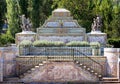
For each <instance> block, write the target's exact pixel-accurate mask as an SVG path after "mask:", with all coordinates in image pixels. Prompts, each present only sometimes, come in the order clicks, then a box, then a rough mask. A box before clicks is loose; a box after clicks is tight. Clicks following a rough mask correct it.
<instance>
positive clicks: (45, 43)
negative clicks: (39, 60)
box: [33, 40, 64, 47]
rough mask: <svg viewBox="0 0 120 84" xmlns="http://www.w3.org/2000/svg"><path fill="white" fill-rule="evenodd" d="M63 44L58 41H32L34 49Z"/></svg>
mask: <svg viewBox="0 0 120 84" xmlns="http://www.w3.org/2000/svg"><path fill="white" fill-rule="evenodd" d="M63 45H64V43H63V42H60V41H55V42H51V41H46V40H42V41H39V40H38V41H34V43H33V46H36V47H47V46H48V47H50V46H63Z"/></svg>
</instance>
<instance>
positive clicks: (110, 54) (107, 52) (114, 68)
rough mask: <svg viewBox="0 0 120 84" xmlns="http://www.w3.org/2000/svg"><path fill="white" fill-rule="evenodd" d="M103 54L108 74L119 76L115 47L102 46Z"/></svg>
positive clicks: (117, 53)
mask: <svg viewBox="0 0 120 84" xmlns="http://www.w3.org/2000/svg"><path fill="white" fill-rule="evenodd" d="M104 56H105V57H107V72H108V76H111V77H117V78H119V60H118V59H119V52H118V49H117V48H104Z"/></svg>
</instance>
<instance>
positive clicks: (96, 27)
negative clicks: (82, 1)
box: [91, 16, 102, 31]
mask: <svg viewBox="0 0 120 84" xmlns="http://www.w3.org/2000/svg"><path fill="white" fill-rule="evenodd" d="M101 27H102V20H101V17H100V16H97V17H96V18H93V23H92V25H91V28H92V31H101Z"/></svg>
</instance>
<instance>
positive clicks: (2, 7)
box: [0, 0, 7, 31]
mask: <svg viewBox="0 0 120 84" xmlns="http://www.w3.org/2000/svg"><path fill="white" fill-rule="evenodd" d="M6 11H7V9H6V1H5V0H0V31H1V30H2V25H3V23H4V19H6V17H5V13H6Z"/></svg>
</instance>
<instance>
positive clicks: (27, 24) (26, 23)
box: [21, 15, 32, 31]
mask: <svg viewBox="0 0 120 84" xmlns="http://www.w3.org/2000/svg"><path fill="white" fill-rule="evenodd" d="M21 21H22V24H21V28H22V31H31V28H32V23H31V21H30V19H29V18H26V17H25V15H22V16H21Z"/></svg>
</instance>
